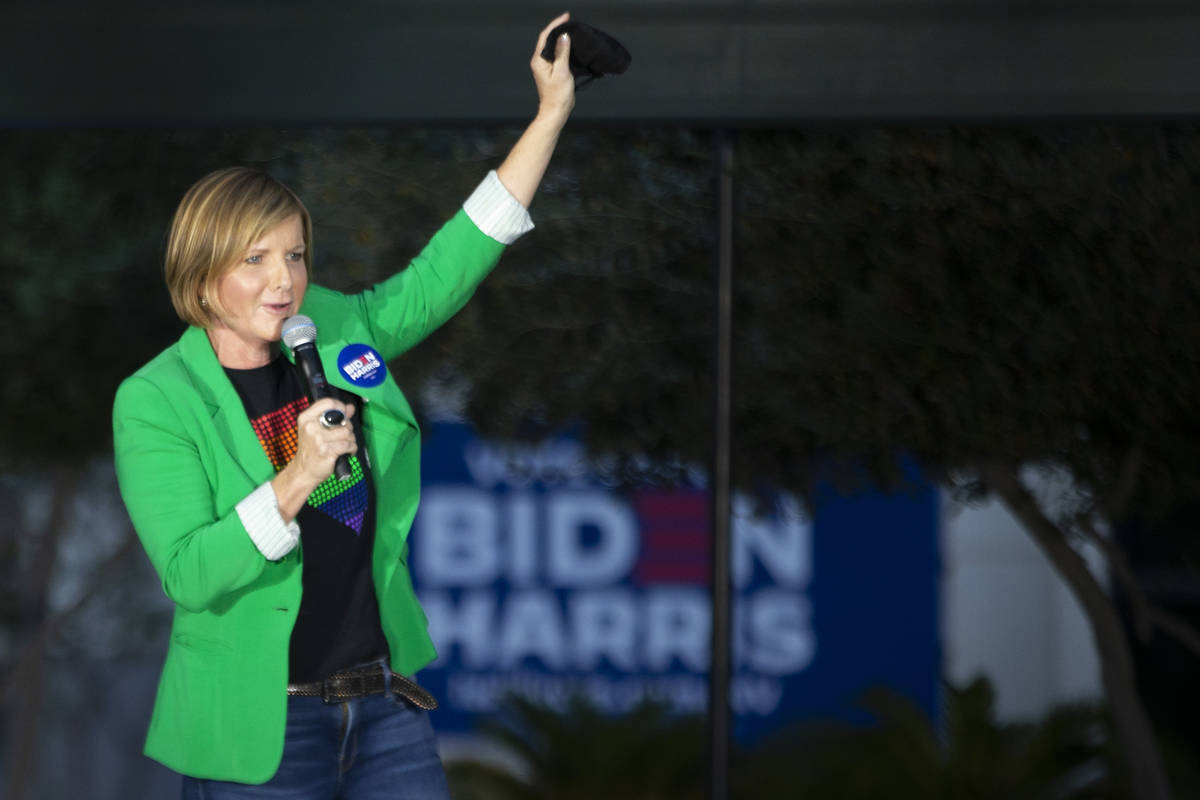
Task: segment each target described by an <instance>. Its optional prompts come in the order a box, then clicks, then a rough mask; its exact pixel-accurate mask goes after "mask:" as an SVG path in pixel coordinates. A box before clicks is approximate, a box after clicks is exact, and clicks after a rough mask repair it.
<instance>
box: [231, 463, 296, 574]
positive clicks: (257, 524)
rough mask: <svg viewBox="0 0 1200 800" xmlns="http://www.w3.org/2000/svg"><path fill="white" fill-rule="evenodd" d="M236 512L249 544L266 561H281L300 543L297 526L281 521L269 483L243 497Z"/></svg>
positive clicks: (276, 502)
mask: <svg viewBox="0 0 1200 800" xmlns="http://www.w3.org/2000/svg"><path fill="white" fill-rule="evenodd" d="M236 508H237V514H238V517H240V518H241V520H242V526H243V527H244V528H245V529H246V533H247V534H249V536H250V541H252V542H254V546H255V547H257V548H258V551H259V552H260V553H262V554H263V556H264V557H265V558H266V559H267V560H268V561H278V560H279V559H281V558H283V557H284V556H286V555H287V554H288V553H290V552H291V551H292V548H294V547H295V546H296V543H297V542H298V541H300V526H299V525H297V524H296V522H295V520H293V521H292V522H284V521H283V517H282V516H280V514H279V501H278V500H276V499H275V490H274V489H273V488H272V487H271V482H270V481H267V482H266V483H264V484H263V485H262V486H259V487H258V488H257V489H255V490H254V491H253V492H251V493H250V494H248V495H246V497H245V498H244V499H243V500H242V501H241V502H240V503H238V504H237V506H236Z"/></svg>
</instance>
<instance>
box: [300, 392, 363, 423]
mask: <svg viewBox="0 0 1200 800" xmlns="http://www.w3.org/2000/svg"><path fill="white" fill-rule="evenodd" d="M349 408H350V406H348V405H346V404H344V403H339V402H338V401H337V400H334V399H333V398H332V397H322V398H321V399H320V400H318V401H317V402H315V403H312V404H311V405H309V407H308V408H306V409H304V411H302V412H300V415H299V416H298V417H297V418H296V419H297V421H300V420H304V419H306V418H308V419H316V418H319V417H320V416H321V415H322V414H324V413H325V412H326V411H329V410H331V409H332V410H337V411H341V412H342V413H343V414H345V415H346V417H347V419H348V418H349V417H350V412H349V411H348V409H349Z"/></svg>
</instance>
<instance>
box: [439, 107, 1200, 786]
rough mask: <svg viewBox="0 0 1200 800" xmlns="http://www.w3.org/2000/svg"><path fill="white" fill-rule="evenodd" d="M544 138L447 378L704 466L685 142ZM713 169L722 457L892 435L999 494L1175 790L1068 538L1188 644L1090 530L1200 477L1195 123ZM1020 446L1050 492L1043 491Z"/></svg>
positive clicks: (1145, 514) (695, 215) (971, 138)
mask: <svg viewBox="0 0 1200 800" xmlns="http://www.w3.org/2000/svg"><path fill="white" fill-rule="evenodd" d="M564 147H565V148H566V149H567V151H568V152H567V153H566V154H560V155H564V157H563V158H562V160H561V161H560V162H559V164H560V166H559V167H558V171H557V172H556V177H555V179H554V180H553V181H552V182H551V184H550V185H549V186H548V187H547V192H546V194H547V195H548V197H546V198H544V199H543V200H542V201H539V202H541V203H542V206H541V214H542V215H543V217H544V218H549V219H548V222H547V223H545V224H544V225H543V229H544V231H545V232H544V233H543V235H542V239H541V242H540V243H539V246H538V249H537V251H536V252H533V250H532V248H530V249H526V250H519V249H518V250H517V251H515V252H514V253H513V254H512V255H511V256H510V257H509V258H508V260H507V262H506V265H505V267H504V269H503V270H502V272H501V273H500V274H499V275H497V276H495V277H494V278H493V279H491V280H490V281H489V282H488V283H487V284H486V285H485V287H484V289H483V290H482V292H481V297H480V298H479V299H478V300H476V301H475V302H474V303H473V304H472V305H471V306H469V307H468V309H467V310H466V311H465V312H464V313H463V314H462V315H460V317H459V319H458V320H456V322H455V324H453V325H452V326H451V327H450V329H449V330H447V331H445V332H444V333H443V334H442V336H441V337H440V338H439V342H440V348H439V349H438V350H437V352H436V355H435V357H436V358H437V359H439V361H440V364H441V367H440V369H441V371H442V374H443V375H444V376H448V377H446V379H445V380H447V381H450V382H456V383H457V385H460V386H462V387H466V389H465V391H466V394H467V402H466V408H467V410H468V414H469V416H470V417H471V418H472V419H473V420H475V421H476V422H477V423H478V424H479V425H480V427H481V428H482V429H483V430H484V431H485V432H487V433H489V434H493V435H505V436H519V435H535V434H537V433H538V432H539V431H541V430H545V429H549V428H554V427H556V426H561V425H564V424H567V423H568V422H569V421H573V420H579V419H582V420H583V421H584V422H585V424H586V436H587V438H588V441H589V443H590V444H591V446H592V447H593V448H594V450H595V451H596V452H598V453H605V454H610V455H611V454H615V455H616V456H617V457H619V458H623V459H625V460H626V462H627V463H629V464H630V465H631V466H635V467H636V465H637V461H636V459H637V457H638V456H640V455H649V456H651V457H653V458H666V457H670V456H675V457H680V458H682V459H683V460H684V461H685V462H691V463H703V462H704V460H705V459H706V458H707V450H708V447H709V419H708V408H709V401H708V394H707V392H708V389H707V379H708V375H709V367H708V353H707V351H708V346H709V341H710V335H711V334H710V332H709V331H710V327H709V320H710V311H709V309H710V308H711V303H712V300H711V294H710V288H709V286H710V265H711V263H712V249H711V233H709V231H710V230H711V220H712V218H713V214H714V211H713V209H712V207H711V200H710V198H711V197H712V196H713V193H712V191H711V184H710V174H709V173H708V172H707V167H706V166H705V164H706V163H707V161H706V157H707V154H706V153H705V145H704V142H703V140H702V139H700V138H699V137H697V136H696V135H695V134H690V133H687V132H684V133H678V134H664V135H656V136H647V137H644V138H641V137H636V136H632V135H628V134H627V135H625V136H624V137H623V136H622V135H611V134H610V133H609V132H607V131H605V132H600V133H597V134H596V135H595V136H574V137H566V138H565V139H564ZM737 165H738V166H737V180H738V182H739V187H740V195H739V200H740V213H739V227H738V237H739V238H738V246H739V247H738V266H737V278H736V280H737V298H736V301H735V303H736V305H735V312H734V313H735V348H736V352H735V371H736V377H735V387H736V388H735V400H734V403H735V420H734V431H735V440H736V454H735V465H734V473H735V477H736V479H737V480H738V482H739V483H740V484H741V485H742V486H743V487H746V488H750V489H756V488H760V487H761V486H762V485H763V484H764V483H766V484H773V485H776V486H784V487H788V488H793V489H800V490H804V489H810V488H811V487H812V486H813V485H814V484H815V483H816V481H817V480H818V479H819V478H823V477H824V478H828V477H830V475H831V474H832V475H833V477H835V478H836V479H838V480H841V481H853V480H861V479H863V478H864V477H866V476H869V477H870V478H871V479H872V480H876V481H879V480H883V481H887V480H895V479H897V478H898V476H899V474H900V473H899V467H898V455H899V454H907V455H909V456H911V457H913V458H915V459H916V460H917V461H918V462H919V463H920V464H921V466H922V467H923V468H924V469H925V471H926V472H927V474H930V475H932V476H933V477H935V478H936V479H939V480H941V481H943V482H945V483H947V484H949V485H951V486H954V487H957V488H958V489H959V490H961V491H963V492H964V493H967V494H980V493H983V492H991V493H994V494H995V496H997V497H998V498H999V499H1000V500H1002V501H1003V502H1004V503H1005V505H1007V506H1008V508H1009V509H1010V510H1011V511H1012V513H1013V514H1014V515H1015V516H1016V517H1017V518H1018V519H1019V520H1020V521H1021V522H1022V523H1023V524H1024V526H1025V528H1026V530H1027V531H1028V532H1029V534H1030V535H1031V536H1033V538H1034V539H1035V541H1036V542H1037V543H1038V544H1039V545H1040V547H1041V548H1042V550H1043V551H1044V552H1045V553H1046V554H1047V556H1048V557H1049V558H1050V560H1051V562H1052V563H1053V564H1054V566H1055V568H1056V569H1057V571H1058V572H1059V574H1060V575H1061V576H1062V577H1063V578H1064V580H1066V582H1067V583H1068V584H1069V585H1070V587H1071V588H1072V590H1073V592H1074V593H1075V596H1076V597H1077V598H1078V600H1079V602H1080V604H1081V605H1082V607H1083V609H1084V611H1085V614H1086V615H1087V617H1088V619H1089V622H1090V624H1091V627H1092V631H1093V633H1094V636H1095V640H1096V644H1097V647H1098V650H1099V653H1100V658H1101V664H1102V678H1103V682H1104V686H1105V690H1106V693H1107V697H1108V702H1109V707H1110V710H1111V713H1112V716H1113V720H1114V730H1115V732H1116V733H1115V735H1116V739H1117V741H1118V742H1119V744H1120V748H1121V751H1122V752H1123V753H1124V756H1125V768H1126V770H1127V771H1128V772H1129V777H1130V783H1131V785H1132V786H1133V788H1134V791H1135V796H1137V797H1138V798H1143V799H1144V800H1161V799H1162V798H1166V797H1169V795H1170V789H1169V783H1168V780H1167V777H1166V772H1165V768H1164V767H1163V761H1162V758H1161V755H1160V752H1159V747H1158V744H1157V742H1156V740H1155V734H1154V731H1153V729H1152V727H1151V724H1150V720H1149V717H1148V715H1147V713H1146V710H1145V708H1144V705H1143V703H1142V702H1141V700H1140V698H1139V696H1138V694H1137V691H1136V685H1135V681H1134V674H1133V665H1132V660H1131V656H1130V648H1129V642H1128V640H1127V638H1126V632H1125V629H1124V626H1123V623H1122V620H1121V617H1120V615H1119V613H1118V611H1117V607H1116V605H1115V603H1114V601H1113V598H1112V596H1111V595H1110V594H1109V593H1108V592H1106V591H1105V590H1104V588H1103V587H1102V585H1101V583H1100V582H1098V581H1097V579H1096V577H1095V576H1094V575H1093V574H1092V573H1091V572H1090V571H1089V570H1088V569H1087V567H1086V565H1085V563H1084V560H1083V558H1082V557H1081V555H1080V547H1081V546H1083V545H1084V544H1088V545H1090V546H1094V547H1097V548H1100V549H1101V550H1102V551H1103V553H1104V554H1105V556H1106V557H1107V559H1108V566H1109V569H1110V571H1111V574H1112V575H1113V577H1114V578H1115V580H1116V581H1117V583H1118V585H1119V586H1120V588H1121V589H1122V590H1123V591H1124V592H1125V594H1126V595H1127V596H1128V597H1129V598H1130V599H1131V607H1132V609H1133V620H1134V623H1135V625H1134V628H1135V630H1136V631H1137V632H1138V633H1139V634H1140V635H1143V636H1148V635H1150V634H1151V633H1152V632H1155V631H1157V632H1159V633H1163V634H1167V635H1172V636H1175V637H1176V638H1179V639H1180V640H1181V641H1184V642H1187V643H1188V644H1189V645H1190V648H1191V652H1192V653H1193V655H1194V654H1196V653H1200V645H1198V643H1197V639H1196V637H1195V635H1194V633H1192V632H1191V631H1190V629H1188V628H1187V626H1185V625H1183V624H1181V623H1180V621H1179V620H1178V619H1176V618H1175V617H1172V616H1171V615H1169V614H1166V613H1165V612H1163V611H1162V610H1161V609H1157V608H1155V607H1153V606H1152V605H1151V604H1149V603H1148V602H1147V601H1146V599H1145V597H1144V595H1143V593H1142V592H1141V590H1140V588H1139V586H1138V584H1137V581H1136V580H1135V579H1134V576H1133V574H1132V571H1131V570H1130V569H1129V567H1128V564H1127V561H1126V558H1125V557H1124V555H1123V551H1122V550H1121V549H1120V547H1119V546H1118V545H1117V543H1116V541H1115V540H1114V538H1113V537H1112V535H1111V533H1112V531H1113V530H1114V529H1115V528H1117V527H1118V526H1122V525H1125V524H1127V523H1129V522H1132V521H1135V520H1137V519H1154V518H1156V517H1157V516H1159V515H1162V514H1165V513H1168V512H1169V511H1170V510H1171V509H1172V508H1173V507H1174V506H1176V505H1178V504H1180V503H1181V502H1184V501H1186V500H1188V499H1190V498H1194V497H1195V496H1196V493H1197V488H1198V486H1197V478H1198V477H1200V471H1198V470H1197V469H1196V468H1195V466H1194V465H1195V462H1196V458H1195V456H1196V450H1195V445H1194V442H1195V441H1196V436H1195V434H1196V429H1197V422H1196V415H1195V413H1194V406H1195V404H1196V399H1197V397H1198V395H1200V316H1198V315H1197V314H1196V313H1195V309H1196V308H1197V307H1200V306H1198V301H1200V273H1197V271H1196V270H1195V269H1194V265H1195V263H1197V261H1198V260H1200V227H1197V226H1196V224H1195V220H1196V219H1197V218H1198V217H1200V215H1198V213H1197V212H1200V193H1198V192H1197V186H1198V185H1200V132H1198V131H1197V129H1196V127H1195V126H1194V125H1186V124H1178V125H1168V124H1159V125H1151V124H1126V125H1115V124H1096V123H1076V124H1070V125H1067V124H1059V125H1041V126H1030V125H1025V126H1009V127H1003V126H998V125H992V126H982V125H977V126H971V127H966V126H958V127H953V126H929V127H924V128H915V127H870V128H863V127H860V128H853V129H829V130H822V131H813V132H806V133H796V132H789V133H786V134H784V133H748V134H745V135H743V136H742V138H741V141H740V145H739V148H738V156H737ZM545 229H548V230H545ZM547 233H548V235H546V234H547ZM831 465H832V466H831ZM1031 470H1042V471H1044V472H1045V473H1046V474H1048V475H1051V476H1053V485H1057V486H1062V487H1065V488H1064V489H1063V490H1062V491H1060V492H1058V493H1056V495H1055V496H1054V497H1052V498H1039V497H1038V496H1036V495H1035V493H1034V492H1033V491H1032V490H1031V484H1030V483H1029V482H1028V479H1029V477H1030V474H1031V473H1030V471H1031Z"/></svg>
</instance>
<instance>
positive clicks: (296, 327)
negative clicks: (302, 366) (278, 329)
mask: <svg viewBox="0 0 1200 800" xmlns="http://www.w3.org/2000/svg"><path fill="white" fill-rule="evenodd" d="M316 341H317V326H316V325H314V324H313V321H312V320H311V319H309V318H308V317H306V316H305V315H303V314H294V315H292V316H290V317H288V318H287V319H285V320H284V321H283V343H284V344H286V345H287V346H288V347H289V348H291V349H292V350H295V349H296V348H297V347H299V346H300V345H302V344H315V343H316Z"/></svg>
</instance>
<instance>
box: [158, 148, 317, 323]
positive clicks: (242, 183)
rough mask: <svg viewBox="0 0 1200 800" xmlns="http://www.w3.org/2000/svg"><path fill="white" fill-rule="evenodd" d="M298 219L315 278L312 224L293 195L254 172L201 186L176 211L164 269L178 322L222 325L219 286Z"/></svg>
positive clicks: (223, 174) (233, 171) (218, 177)
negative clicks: (270, 234)
mask: <svg viewBox="0 0 1200 800" xmlns="http://www.w3.org/2000/svg"><path fill="white" fill-rule="evenodd" d="M293 214H299V215H300V219H301V222H302V224H303V227H304V267H305V269H306V270H307V271H308V274H309V277H311V276H312V252H313V242H312V218H311V217H309V214H308V209H306V208H305V207H304V204H303V203H301V202H300V198H299V197H297V196H296V195H295V193H293V192H292V190H291V189H289V188H287V187H286V186H284V185H283V184H282V183H280V182H279V181H277V180H275V179H274V178H272V177H271V176H270V175H267V174H266V173H265V172H261V171H259V170H256V169H250V168H249V167H226V168H225V169H219V170H217V171H216V172H212V173H209V174H208V175H205V176H204V177H203V178H201V179H200V180H198V181H196V183H195V184H194V185H193V186H192V188H190V189H188V191H187V194H185V195H184V196H183V199H182V200H180V201H179V208H178V209H176V210H175V218H174V219H173V220H172V221H171V231H170V234H169V235H168V237H167V255H166V259H165V261H164V264H163V272H164V274H165V277H166V279H167V291H168V292H169V293H170V295H171V304H172V305H174V306H175V313H177V314H178V315H179V318H180V319H182V320H183V321H184V322H186V323H187V324H189V325H196V326H198V327H201V328H207V327H210V326H211V325H212V323H213V322H215V321H216V319H217V315H216V313H215V312H214V308H213V305H214V304H215V303H216V288H217V282H218V281H220V280H221V278H222V277H224V276H225V274H226V273H227V272H228V271H229V270H230V269H232V268H233V266H234V265H235V264H236V263H237V262H238V261H239V260H240V259H241V256H242V255H243V254H244V253H245V252H246V250H247V249H248V248H249V247H250V246H251V245H252V244H254V243H255V242H256V241H258V240H259V239H260V238H262V235H263V234H264V233H266V232H267V231H268V230H270V229H271V228H273V227H275V226H276V225H278V224H279V223H281V222H283V221H284V220H286V219H287V218H288V217H290V216H292V215H293ZM202 299H205V302H201V300H202Z"/></svg>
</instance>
